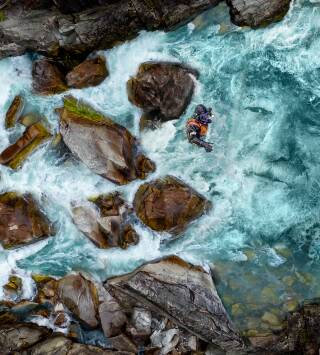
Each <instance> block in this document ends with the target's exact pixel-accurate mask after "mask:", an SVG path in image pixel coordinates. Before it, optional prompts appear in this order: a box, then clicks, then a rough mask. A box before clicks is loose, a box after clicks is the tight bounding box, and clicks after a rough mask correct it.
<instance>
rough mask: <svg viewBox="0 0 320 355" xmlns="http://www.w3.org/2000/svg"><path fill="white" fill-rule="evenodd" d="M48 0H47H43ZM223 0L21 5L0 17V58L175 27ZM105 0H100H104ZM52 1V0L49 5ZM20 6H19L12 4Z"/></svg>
mask: <svg viewBox="0 0 320 355" xmlns="http://www.w3.org/2000/svg"><path fill="white" fill-rule="evenodd" d="M43 1H44V0H43ZM218 2H219V1H218V0H174V1H173V0H161V1H160V0H153V1H146V0H113V1H104V0H103V5H101V6H95V5H97V1H93V2H92V1H87V0H86V1H71V0H68V1H67V2H66V1H62V0H55V1H54V3H55V4H56V5H57V6H58V8H59V9H60V10H62V11H64V12H67V13H69V12H72V13H73V12H77V11H80V10H84V9H85V8H86V7H91V8H89V9H86V10H84V11H82V12H80V13H77V14H74V15H73V14H71V15H65V14H61V12H60V11H59V10H58V9H54V8H48V9H42V10H28V11H20V8H19V6H20V5H19V4H18V2H17V3H16V5H15V7H16V8H17V9H16V10H17V11H12V13H11V14H10V16H8V18H6V19H5V20H4V21H2V22H0V37H1V48H0V58H3V57H6V56H13V55H14V56H16V55H21V54H24V53H25V52H26V51H28V50H29V51H36V52H39V53H41V54H44V55H46V56H51V57H59V56H62V55H65V54H73V53H74V54H78V53H89V52H92V51H93V50H96V49H106V48H111V47H113V46H114V45H115V44H117V43H119V42H122V41H126V40H129V39H131V38H133V37H135V36H136V35H138V33H139V32H140V31H141V30H146V29H147V30H156V29H161V30H170V29H173V28H175V27H176V26H178V25H181V24H184V23H186V22H188V21H189V20H191V19H193V18H194V17H195V16H197V15H198V14H200V13H201V12H203V11H205V10H207V9H209V8H210V7H212V6H215V5H217V3H218ZM99 3H101V0H99ZM48 7H49V6H48ZM13 10H15V9H13Z"/></svg>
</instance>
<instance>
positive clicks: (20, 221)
mask: <svg viewBox="0 0 320 355" xmlns="http://www.w3.org/2000/svg"><path fill="white" fill-rule="evenodd" d="M53 234H54V229H53V227H52V225H51V224H50V222H49V221H48V219H47V218H46V217H45V215H44V214H43V213H42V212H41V211H40V209H39V207H38V206H37V204H36V202H35V200H34V199H33V198H32V196H31V195H30V194H25V195H19V194H18V193H16V192H8V193H5V194H2V195H0V242H1V244H2V246H3V247H4V248H6V249H9V248H14V247H19V246H23V245H26V244H30V243H33V242H36V241H38V240H41V239H44V238H46V237H48V236H50V235H53Z"/></svg>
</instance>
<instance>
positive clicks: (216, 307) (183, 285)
mask: <svg viewBox="0 0 320 355" xmlns="http://www.w3.org/2000/svg"><path fill="white" fill-rule="evenodd" d="M106 287H107V288H108V289H110V290H111V292H114V293H115V294H116V295H117V296H118V295H119V294H120V298H121V294H122V297H123V295H125V297H126V298H132V299H133V300H138V301H139V304H141V305H143V306H145V307H146V309H150V310H151V311H152V312H155V313H158V314H159V313H160V314H162V315H164V316H166V317H168V318H170V319H172V320H173V322H175V323H176V324H177V325H179V326H181V327H182V328H185V329H186V330H188V331H189V332H191V333H192V334H195V335H196V336H198V337H199V338H200V339H202V340H204V341H205V342H208V343H213V344H216V345H218V346H219V347H221V348H222V349H224V350H230V351H231V350H232V351H236V350H240V349H242V348H243V346H244V345H243V342H242V340H241V338H240V337H239V335H238V334H237V332H236V331H235V329H234V327H233V324H232V322H231V321H230V319H229V317H228V315H227V312H226V310H225V309H224V307H223V304H222V302H221V300H220V298H219V296H218V294H217V291H216V288H215V285H214V283H213V280H212V277H211V275H210V274H208V273H207V272H205V271H204V270H203V269H202V268H201V267H196V266H193V265H191V264H188V263H186V262H185V261H183V260H181V259H180V258H178V257H174V256H171V257H166V258H164V259H162V260H159V261H155V262H152V263H149V264H146V265H144V266H142V267H141V268H139V269H137V270H136V271H134V272H133V273H131V274H127V275H124V276H120V277H115V278H113V279H110V280H108V282H107V284H106ZM164 336H166V335H165V334H164ZM161 339H162V337H161ZM161 339H158V340H157V341H156V344H158V343H159V342H160V341H161ZM170 339H172V338H170Z"/></svg>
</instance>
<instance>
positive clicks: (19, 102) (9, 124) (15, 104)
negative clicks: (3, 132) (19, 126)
mask: <svg viewBox="0 0 320 355" xmlns="http://www.w3.org/2000/svg"><path fill="white" fill-rule="evenodd" d="M23 108H24V99H23V97H22V96H20V95H17V96H16V97H15V98H14V99H13V101H12V103H11V105H10V107H9V109H8V111H7V113H6V117H5V128H6V129H9V128H13V127H14V126H15V124H16V122H17V121H18V119H19V117H20V115H21V113H22V111H23Z"/></svg>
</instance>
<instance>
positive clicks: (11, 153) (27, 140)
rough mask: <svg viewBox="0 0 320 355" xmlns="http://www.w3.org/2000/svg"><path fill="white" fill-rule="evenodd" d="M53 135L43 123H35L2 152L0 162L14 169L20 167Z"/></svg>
mask: <svg viewBox="0 0 320 355" xmlns="http://www.w3.org/2000/svg"><path fill="white" fill-rule="evenodd" d="M50 137H51V134H50V133H49V131H48V130H47V129H46V128H45V127H44V126H43V125H42V124H41V123H36V124H33V125H31V126H29V127H27V129H26V130H25V131H24V133H23V135H22V136H21V137H20V138H19V139H18V140H17V141H16V142H15V143H14V144H12V145H10V146H9V147H8V148H6V149H5V150H4V151H3V152H2V153H1V154H0V164H3V165H6V166H9V167H10V168H12V169H17V168H19V167H20V166H21V165H22V164H23V162H24V161H25V160H26V159H27V157H28V156H29V155H31V154H32V153H33V152H34V151H35V150H36V149H37V148H38V147H39V146H40V145H41V144H42V143H43V142H45V141H46V140H48V139H49V138H50Z"/></svg>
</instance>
